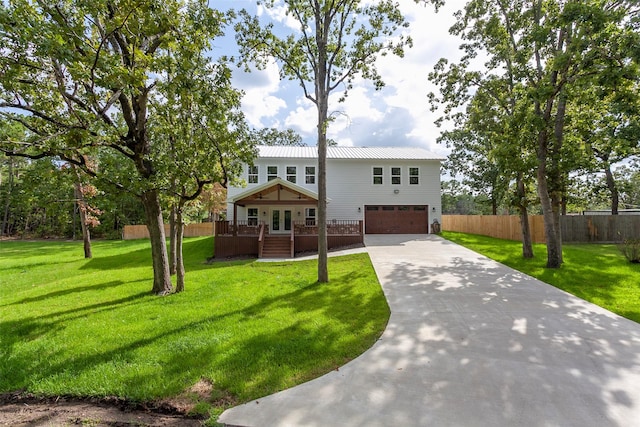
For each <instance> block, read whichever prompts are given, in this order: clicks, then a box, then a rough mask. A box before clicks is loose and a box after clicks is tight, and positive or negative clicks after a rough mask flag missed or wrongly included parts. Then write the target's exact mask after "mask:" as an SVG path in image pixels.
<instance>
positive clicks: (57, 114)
mask: <svg viewBox="0 0 640 427" xmlns="http://www.w3.org/2000/svg"><path fill="white" fill-rule="evenodd" d="M224 22H225V19H224V17H223V15H221V14H220V13H218V12H216V11H214V10H212V9H210V8H209V7H208V6H207V2H206V1H204V0H190V1H189V0H185V1H182V0H163V1H158V0H140V1H137V2H133V3H131V2H127V1H119V0H96V1H92V2H85V1H81V0H70V1H68V2H64V3H60V2H56V3H49V2H44V1H37V0H35V1H31V0H12V1H11V2H4V3H2V5H1V6H0V49H1V50H2V52H3V55H2V57H1V58H0V88H1V91H2V93H1V101H0V107H1V108H2V110H0V115H1V116H2V117H4V118H5V119H8V120H10V121H13V122H16V123H19V124H21V125H22V126H23V127H24V129H26V131H27V135H26V138H25V139H24V140H21V141H16V140H10V141H7V140H5V141H2V142H1V145H0V148H1V149H2V151H4V152H5V153H8V154H10V155H13V156H24V157H30V158H34V159H36V158H42V157H46V156H57V157H58V158H60V159H61V160H62V161H64V162H67V163H69V164H73V165H75V166H76V167H78V168H80V169H81V170H83V171H84V172H85V173H87V174H89V175H90V176H94V177H99V178H101V179H104V180H105V181H110V182H112V183H113V184H114V186H116V187H118V188H121V189H127V190H128V191H130V192H132V193H135V194H137V195H138V196H139V198H140V200H141V201H142V204H143V205H144V208H145V214H146V223H147V227H148V229H149V234H150V237H151V239H150V240H151V253H152V260H153V271H154V280H153V288H152V291H153V292H154V293H155V294H159V295H164V294H167V293H169V292H171V291H172V285H171V280H170V275H169V268H168V257H167V249H166V245H165V233H164V227H163V216H162V208H161V205H160V188H159V185H158V183H157V182H156V179H157V175H158V165H157V164H156V163H155V162H154V160H153V159H152V158H151V155H152V146H153V143H152V141H151V140H150V139H149V132H148V125H149V122H152V121H153V120H154V118H153V117H152V116H150V115H149V114H148V112H149V100H150V98H152V97H153V96H156V95H155V94H157V91H158V84H157V76H158V75H159V73H161V72H162V71H163V69H164V67H166V65H167V61H165V59H166V58H167V56H168V55H169V54H170V51H171V48H172V46H175V45H176V44H180V43H181V37H183V36H184V35H189V36H190V37H191V39H190V43H189V44H188V45H187V44H185V45H184V48H185V49H186V48H189V49H193V50H195V51H201V50H204V49H206V48H208V44H209V41H210V39H211V38H212V37H215V36H217V35H219V34H220V33H221V28H222V25H224ZM16 28H19V29H20V31H16ZM99 150H111V151H114V152H116V153H117V155H118V156H119V159H120V162H121V163H122V164H130V165H132V166H133V167H134V169H135V173H136V175H135V179H134V180H131V181H115V180H114V179H113V177H114V176H116V175H117V173H116V172H114V170H113V169H107V168H103V167H102V166H101V167H100V168H99V169H97V170H96V169H94V168H92V167H91V166H90V164H89V162H87V156H89V155H95V154H96V152H97V151H99Z"/></svg>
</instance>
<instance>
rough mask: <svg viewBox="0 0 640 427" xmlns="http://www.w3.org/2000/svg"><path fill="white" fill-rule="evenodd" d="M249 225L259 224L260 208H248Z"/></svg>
mask: <svg viewBox="0 0 640 427" xmlns="http://www.w3.org/2000/svg"><path fill="white" fill-rule="evenodd" d="M247 225H258V208H249V209H247Z"/></svg>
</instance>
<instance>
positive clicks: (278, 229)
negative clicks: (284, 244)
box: [271, 209, 292, 234]
mask: <svg viewBox="0 0 640 427" xmlns="http://www.w3.org/2000/svg"><path fill="white" fill-rule="evenodd" d="M291 218H292V217H291V210H290V209H273V210H272V211H271V233H272V234H289V233H290V232H291Z"/></svg>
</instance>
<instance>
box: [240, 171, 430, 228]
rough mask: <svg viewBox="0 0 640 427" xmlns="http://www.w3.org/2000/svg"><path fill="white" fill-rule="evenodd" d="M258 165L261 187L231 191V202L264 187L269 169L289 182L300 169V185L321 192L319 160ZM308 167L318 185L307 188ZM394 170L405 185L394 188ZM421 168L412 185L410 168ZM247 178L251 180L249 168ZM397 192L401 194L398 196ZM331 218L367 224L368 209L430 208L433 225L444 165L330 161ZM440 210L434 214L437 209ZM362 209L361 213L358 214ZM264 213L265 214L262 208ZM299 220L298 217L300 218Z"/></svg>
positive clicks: (243, 216)
mask: <svg viewBox="0 0 640 427" xmlns="http://www.w3.org/2000/svg"><path fill="white" fill-rule="evenodd" d="M255 164H256V165H257V166H258V167H259V179H258V184H247V185H246V187H244V188H240V187H231V186H230V187H229V189H228V195H227V197H228V198H231V197H233V196H235V195H237V194H240V193H242V192H245V191H247V190H249V189H251V188H252V187H256V186H258V185H262V184H264V183H265V182H266V180H267V166H277V167H278V176H279V177H280V178H282V179H284V180H286V167H287V166H296V168H297V180H296V181H297V182H296V185H299V186H301V187H303V188H305V189H308V190H310V191H313V192H314V193H317V192H318V186H317V173H318V170H317V168H318V167H317V160H316V159H315V158H258V159H256V161H255ZM305 166H315V167H316V184H314V185H307V184H305V174H304V172H305ZM374 166H380V167H382V168H383V170H384V178H383V184H382V185H374V184H373V167H374ZM391 167H400V168H401V171H402V175H401V177H402V183H401V184H400V185H392V184H391ZM410 167H418V168H420V175H419V182H420V183H419V184H418V185H410V184H409V168H410ZM243 178H244V180H245V182H246V180H247V167H246V166H245V169H244V174H243ZM394 190H398V193H397V194H396V193H395V192H394ZM327 195H328V197H329V199H330V200H329V203H328V205H327V218H328V219H329V220H331V219H350V220H363V219H364V210H365V209H364V206H366V205H428V206H429V223H432V222H433V220H434V219H438V221H440V222H442V221H441V198H440V161H439V160H424V159H413V160H411V159H404V160H391V159H328V160H327ZM434 207H435V208H436V209H435V211H433V208H434ZM358 208H360V211H358ZM261 210H264V209H263V208H261ZM296 216H297V215H296ZM227 217H228V218H229V219H232V218H233V204H231V203H230V204H228V208H227ZM238 219H242V220H244V219H246V210H245V208H242V207H238Z"/></svg>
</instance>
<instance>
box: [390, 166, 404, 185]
mask: <svg viewBox="0 0 640 427" xmlns="http://www.w3.org/2000/svg"><path fill="white" fill-rule="evenodd" d="M391 184H393V185H400V184H402V169H401V168H391Z"/></svg>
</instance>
